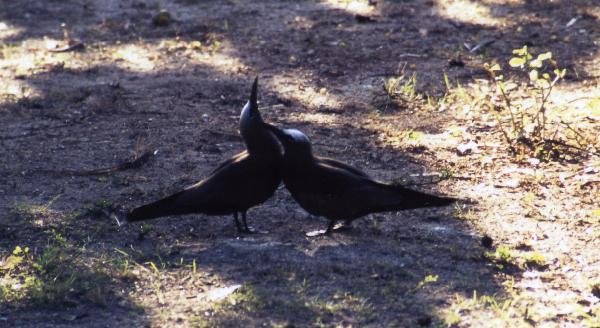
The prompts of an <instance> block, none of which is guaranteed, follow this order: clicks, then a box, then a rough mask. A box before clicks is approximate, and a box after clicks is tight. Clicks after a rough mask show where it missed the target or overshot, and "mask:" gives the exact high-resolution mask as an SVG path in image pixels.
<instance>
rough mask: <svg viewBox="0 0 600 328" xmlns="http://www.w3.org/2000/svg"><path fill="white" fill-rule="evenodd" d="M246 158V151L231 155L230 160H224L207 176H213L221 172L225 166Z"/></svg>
mask: <svg viewBox="0 0 600 328" xmlns="http://www.w3.org/2000/svg"><path fill="white" fill-rule="evenodd" d="M247 156H248V151H247V150H244V151H243V152H241V153H238V154H235V155H233V156H232V157H231V158H229V159H228V160H226V161H224V162H223V163H221V164H219V166H217V167H216V168H215V169H214V170H212V171H211V172H210V174H209V176H211V175H213V174H215V173H216V172H217V171H219V170H221V169H222V168H224V167H225V166H227V165H230V164H231V163H233V162H235V161H239V160H240V159H243V158H245V157H247Z"/></svg>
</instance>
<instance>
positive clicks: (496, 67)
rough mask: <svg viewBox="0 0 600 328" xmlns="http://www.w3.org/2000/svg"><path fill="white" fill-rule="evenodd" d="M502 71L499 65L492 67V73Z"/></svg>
mask: <svg viewBox="0 0 600 328" xmlns="http://www.w3.org/2000/svg"><path fill="white" fill-rule="evenodd" d="M501 70H502V68H501V67H500V65H499V64H494V65H493V66H492V67H490V71H493V72H495V71H501Z"/></svg>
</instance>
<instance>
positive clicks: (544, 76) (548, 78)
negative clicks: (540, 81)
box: [542, 73, 550, 81]
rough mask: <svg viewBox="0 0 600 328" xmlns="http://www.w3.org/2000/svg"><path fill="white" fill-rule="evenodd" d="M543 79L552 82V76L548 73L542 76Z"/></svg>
mask: <svg viewBox="0 0 600 328" xmlns="http://www.w3.org/2000/svg"><path fill="white" fill-rule="evenodd" d="M542 77H543V78H544V79H546V81H550V74H548V73H544V74H542Z"/></svg>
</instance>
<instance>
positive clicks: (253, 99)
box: [248, 76, 260, 116]
mask: <svg viewBox="0 0 600 328" xmlns="http://www.w3.org/2000/svg"><path fill="white" fill-rule="evenodd" d="M248 104H249V105H250V116H260V113H259V112H258V76H256V78H255V79H254V83H253V84H252V91H251V92H250V101H248Z"/></svg>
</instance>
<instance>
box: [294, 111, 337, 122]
mask: <svg viewBox="0 0 600 328" xmlns="http://www.w3.org/2000/svg"><path fill="white" fill-rule="evenodd" d="M299 118H300V119H301V120H302V121H304V122H311V123H316V124H334V123H337V122H338V117H337V116H335V115H332V114H323V113H302V114H300V115H299Z"/></svg>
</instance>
